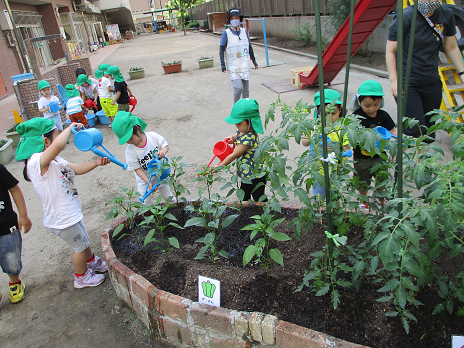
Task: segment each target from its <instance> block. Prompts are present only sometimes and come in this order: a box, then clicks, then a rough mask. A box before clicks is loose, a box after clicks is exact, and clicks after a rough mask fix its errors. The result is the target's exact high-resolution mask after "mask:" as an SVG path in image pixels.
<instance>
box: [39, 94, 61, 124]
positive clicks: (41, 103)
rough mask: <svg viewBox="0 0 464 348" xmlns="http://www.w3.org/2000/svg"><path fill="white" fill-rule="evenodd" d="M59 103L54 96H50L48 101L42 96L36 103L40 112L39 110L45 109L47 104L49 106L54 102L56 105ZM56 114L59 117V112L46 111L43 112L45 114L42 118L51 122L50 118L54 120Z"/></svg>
mask: <svg viewBox="0 0 464 348" xmlns="http://www.w3.org/2000/svg"><path fill="white" fill-rule="evenodd" d="M59 101H60V100H59V99H58V98H57V97H55V96H54V95H51V96H50V100H48V99H46V98H45V97H43V96H42V97H40V99H39V101H38V102H37V106H38V108H39V110H40V109H43V108H45V107H46V106H48V104H50V103H51V102H56V103H58V102H59ZM56 114H58V115H59V114H60V112H59V111H58V112H48V111H45V112H44V113H43V115H44V117H45V118H47V119H49V120H51V119H52V118H54V117H55V115H56Z"/></svg>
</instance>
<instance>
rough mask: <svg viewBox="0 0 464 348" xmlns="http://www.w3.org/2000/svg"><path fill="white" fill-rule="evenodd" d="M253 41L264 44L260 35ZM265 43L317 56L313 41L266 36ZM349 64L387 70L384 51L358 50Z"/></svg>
mask: <svg viewBox="0 0 464 348" xmlns="http://www.w3.org/2000/svg"><path fill="white" fill-rule="evenodd" d="M253 42H258V43H262V44H264V39H263V38H262V37H258V38H257V39H256V40H253V41H252V43H253ZM267 44H268V45H269V46H275V47H280V48H285V49H288V50H292V51H298V52H303V53H307V54H312V55H315V56H317V48H316V44H315V43H314V44H311V45H304V44H303V42H301V41H297V40H290V39H284V38H279V37H269V36H268V37H267ZM351 64H355V65H360V66H364V67H367V68H372V69H378V70H382V71H387V64H386V63H385V53H377V52H360V51H358V52H357V53H356V54H355V55H354V56H353V57H351Z"/></svg>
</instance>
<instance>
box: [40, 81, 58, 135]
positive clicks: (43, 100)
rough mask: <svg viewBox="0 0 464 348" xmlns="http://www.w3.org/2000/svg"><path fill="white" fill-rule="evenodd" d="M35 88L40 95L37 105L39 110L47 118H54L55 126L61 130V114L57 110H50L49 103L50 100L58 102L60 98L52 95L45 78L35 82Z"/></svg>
mask: <svg viewBox="0 0 464 348" xmlns="http://www.w3.org/2000/svg"><path fill="white" fill-rule="evenodd" d="M37 88H38V89H39V92H40V94H42V96H41V97H40V99H39V101H38V103H37V106H38V108H39V112H42V113H43V114H44V117H45V118H46V119H48V120H51V119H54V120H55V125H56V128H58V130H59V131H62V130H63V123H62V122H61V115H60V112H59V111H56V112H51V110H50V106H49V104H50V103H52V102H55V103H58V102H59V101H60V100H59V99H58V98H57V97H55V96H54V95H52V94H51V93H52V91H51V88H50V84H49V83H48V81H46V80H42V81H39V83H37Z"/></svg>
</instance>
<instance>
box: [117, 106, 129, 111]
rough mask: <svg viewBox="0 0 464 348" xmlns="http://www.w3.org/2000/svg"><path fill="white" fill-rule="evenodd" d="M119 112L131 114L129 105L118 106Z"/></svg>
mask: <svg viewBox="0 0 464 348" xmlns="http://www.w3.org/2000/svg"><path fill="white" fill-rule="evenodd" d="M118 111H127V112H129V104H118Z"/></svg>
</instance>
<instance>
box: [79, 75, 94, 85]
mask: <svg viewBox="0 0 464 348" xmlns="http://www.w3.org/2000/svg"><path fill="white" fill-rule="evenodd" d="M84 82H87V83H88V84H89V85H92V81H90V79H89V78H88V77H87V75H86V74H80V75H79V76H78V77H77V82H76V85H78V86H82V84H83V83H84Z"/></svg>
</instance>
